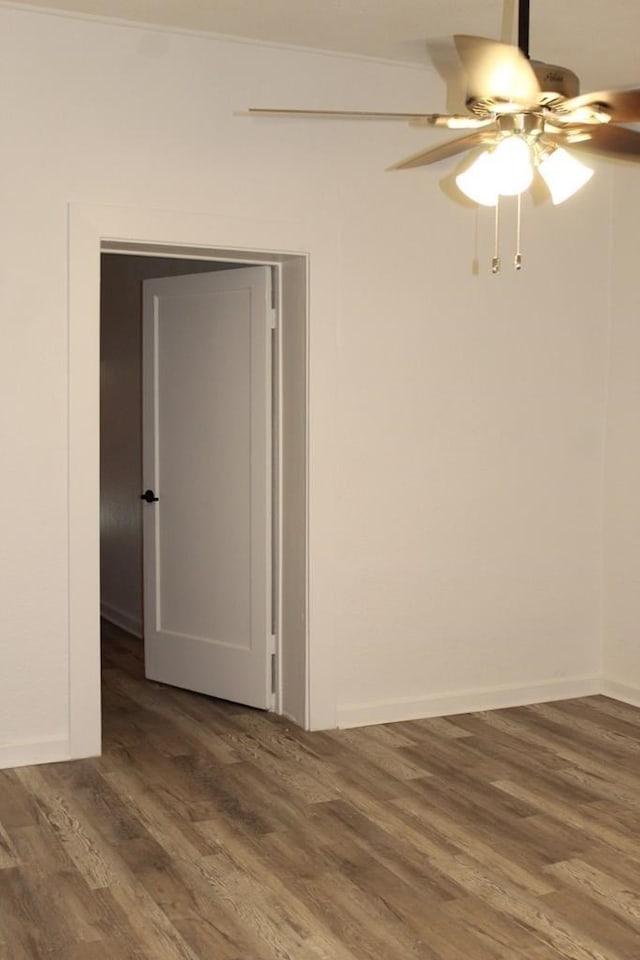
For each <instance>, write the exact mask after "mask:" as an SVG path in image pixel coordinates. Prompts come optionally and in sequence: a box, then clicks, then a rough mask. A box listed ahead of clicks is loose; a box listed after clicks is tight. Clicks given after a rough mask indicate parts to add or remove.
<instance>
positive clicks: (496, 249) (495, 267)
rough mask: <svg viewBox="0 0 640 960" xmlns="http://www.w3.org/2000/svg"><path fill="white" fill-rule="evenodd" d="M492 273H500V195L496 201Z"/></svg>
mask: <svg viewBox="0 0 640 960" xmlns="http://www.w3.org/2000/svg"><path fill="white" fill-rule="evenodd" d="M491 273H494V274H495V273H500V195H498V199H497V200H496V219H495V233H494V246H493V259H492V261H491Z"/></svg>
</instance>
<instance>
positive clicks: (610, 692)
mask: <svg viewBox="0 0 640 960" xmlns="http://www.w3.org/2000/svg"><path fill="white" fill-rule="evenodd" d="M600 693H602V694H604V696H605V697H611V698H612V699H613V700H620V701H621V702H622V703H628V704H630V705H631V706H632V707H640V689H638V687H630V686H629V685H628V684H626V683H619V682H618V681H617V680H605V679H602V680H601V681H600Z"/></svg>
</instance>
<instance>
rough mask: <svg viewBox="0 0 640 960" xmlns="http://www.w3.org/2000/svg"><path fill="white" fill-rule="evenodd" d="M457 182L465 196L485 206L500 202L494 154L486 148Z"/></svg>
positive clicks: (493, 205) (460, 175) (459, 176)
mask: <svg viewBox="0 0 640 960" xmlns="http://www.w3.org/2000/svg"><path fill="white" fill-rule="evenodd" d="M456 183H457V184H458V187H459V189H460V190H462V192H463V193H464V194H465V196H467V197H469V199H470V200H473V201H474V202H475V203H479V204H481V205H482V206H483V207H495V205H496V203H497V202H498V186H497V183H496V179H495V171H494V166H493V154H491V153H489V151H488V150H485V152H484V153H481V154H480V156H479V157H478V159H477V160H476V161H475V162H474V163H472V164H471V166H470V167H469V168H468V169H467V170H465V171H464V172H463V173H460V174H458V176H457V177H456Z"/></svg>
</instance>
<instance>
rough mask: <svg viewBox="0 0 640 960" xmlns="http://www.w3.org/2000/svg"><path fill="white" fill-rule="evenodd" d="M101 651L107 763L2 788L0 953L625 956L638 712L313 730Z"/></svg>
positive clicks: (28, 772)
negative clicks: (198, 691) (150, 676)
mask: <svg viewBox="0 0 640 960" xmlns="http://www.w3.org/2000/svg"><path fill="white" fill-rule="evenodd" d="M105 650H106V652H105V667H104V701H105V702H104V712H105V744H104V755H103V756H102V757H101V758H100V759H96V760H87V761H78V762H75V763H59V764H49V765H46V766H40V767H31V768H27V767H25V768H21V769H17V770H12V771H4V772H1V773H0V958H1V960H36V958H47V960H515V958H523V960H559V958H567V960H640V839H639V837H640V710H636V709H634V708H632V707H627V706H624V705H622V704H618V703H615V702H614V701H612V700H608V699H606V698H605V697H588V698H584V699H581V700H571V701H564V702H562V703H556V704H553V705H545V706H534V707H522V708H518V709H509V710H499V711H496V712H492V713H482V714H470V715H465V716H458V717H454V718H451V719H448V720H420V721H412V722H407V723H395V724H389V725H386V726H379V727H368V728H364V729H360V730H353V731H343V732H331V733H315V734H307V733H303V732H302V731H300V730H298V729H297V728H295V727H293V726H292V725H291V724H289V723H287V722H284V721H282V720H280V719H278V718H274V717H271V716H268V715H266V714H263V713H260V712H258V711H254V710H250V709H246V708H242V707H237V706H233V705H230V704H227V703H222V702H220V701H215V700H210V699H207V698H206V697H201V696H198V695H195V694H187V693H184V692H181V691H178V690H173V689H171V688H167V687H161V686H160V685H157V684H152V683H147V682H145V681H143V679H142V665H141V658H140V648H139V645H138V643H137V642H136V641H132V640H131V639H130V638H128V637H127V636H126V634H123V633H120V632H118V631H117V630H115V628H111V629H109V631H108V636H107V637H106V640H105Z"/></svg>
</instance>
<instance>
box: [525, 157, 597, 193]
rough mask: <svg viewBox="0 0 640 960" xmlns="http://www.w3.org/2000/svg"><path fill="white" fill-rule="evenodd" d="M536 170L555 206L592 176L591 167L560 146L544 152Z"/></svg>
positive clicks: (575, 191)
mask: <svg viewBox="0 0 640 960" xmlns="http://www.w3.org/2000/svg"><path fill="white" fill-rule="evenodd" d="M538 170H539V171H540V176H541V177H542V178H543V180H544V182H545V183H546V185H547V187H548V188H549V193H550V194H551V199H552V201H553V203H554V205H556V206H557V205H558V204H559V203H563V202H564V201H565V200H568V199H569V197H572V196H573V195H574V193H577V192H578V190H580V189H581V187H583V186H584V185H585V184H586V183H588V182H589V180H590V179H591V177H592V176H593V170H592V169H591V167H587V166H586V165H585V164H584V163H580V161H579V160H576V159H575V157H572V156H571V154H569V153H567V151H566V150H563V149H562V147H556V149H555V150H552V151H551V153H548V154H546V156H544V157H543V158H542V160H541V161H540V164H539V166H538Z"/></svg>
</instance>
